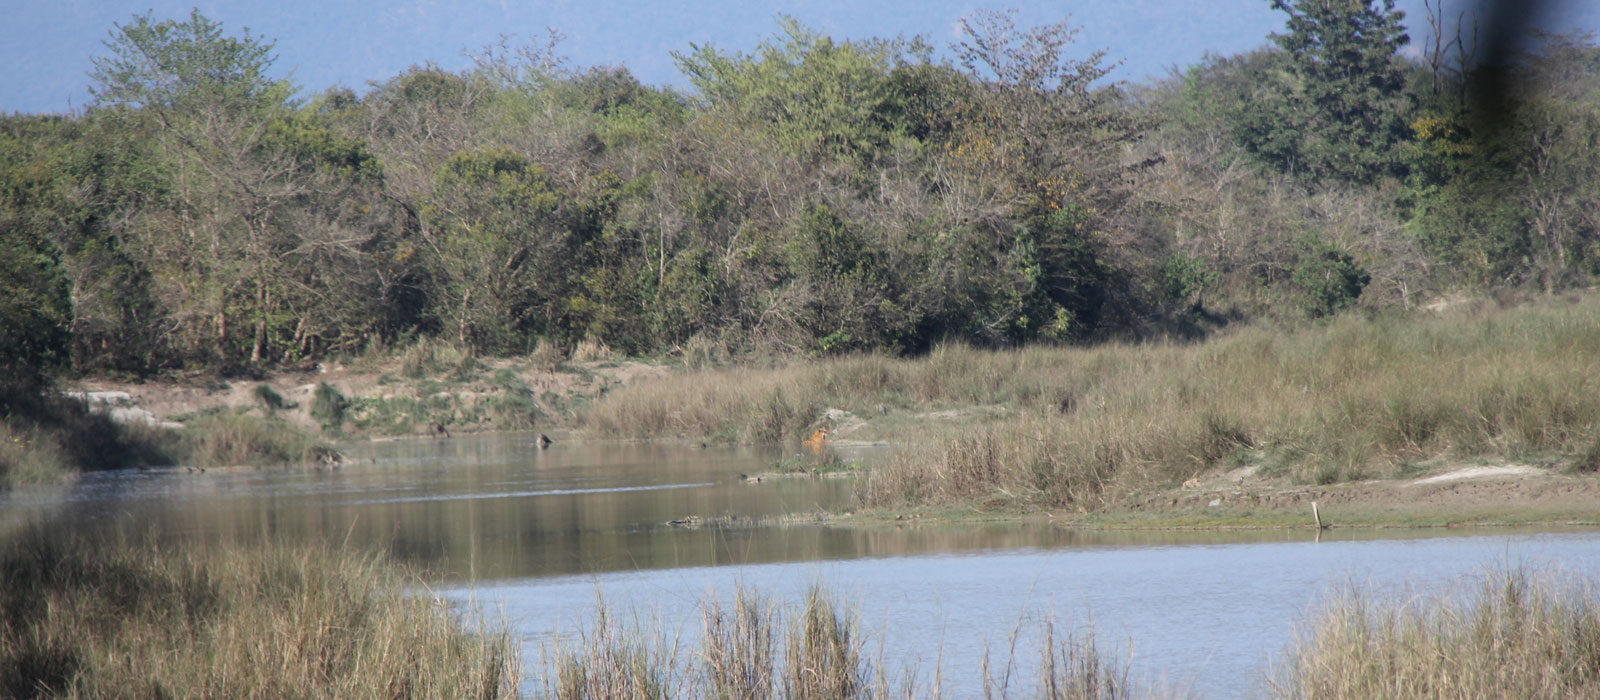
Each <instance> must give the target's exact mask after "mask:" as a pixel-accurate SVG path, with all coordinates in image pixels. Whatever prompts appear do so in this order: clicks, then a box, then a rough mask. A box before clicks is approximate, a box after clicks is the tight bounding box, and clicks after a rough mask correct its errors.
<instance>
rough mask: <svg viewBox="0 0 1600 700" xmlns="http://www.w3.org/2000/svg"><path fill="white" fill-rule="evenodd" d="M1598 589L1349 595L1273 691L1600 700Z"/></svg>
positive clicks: (1499, 580) (1545, 586) (1370, 698)
mask: <svg viewBox="0 0 1600 700" xmlns="http://www.w3.org/2000/svg"><path fill="white" fill-rule="evenodd" d="M1595 593H1596V591H1595V590H1594V589H1593V587H1592V586H1591V585H1590V584H1587V583H1580V582H1576V581H1561V580H1550V579H1539V578H1536V577H1533V576H1530V575H1529V574H1527V573H1523V572H1518V571H1512V572H1498V573H1493V574H1490V575H1487V576H1486V577H1485V578H1484V581H1483V584H1482V586H1481V587H1480V588H1479V590H1478V591H1477V593H1476V595H1475V596H1472V597H1471V598H1470V599H1467V600H1464V601H1463V600H1457V601H1452V600H1451V599H1448V598H1443V599H1433V600H1428V601H1423V602H1420V603H1418V602H1413V603H1410V604H1402V603H1394V602H1383V601H1374V600H1373V599H1371V598H1370V597H1369V596H1364V595H1362V594H1358V593H1355V592H1350V593H1347V594H1346V595H1345V596H1344V597H1343V598H1341V599H1339V600H1338V601H1337V602H1336V603H1334V604H1333V605H1331V606H1330V607H1329V608H1328V609H1327V610H1326V611H1324V612H1323V614H1322V615H1321V616H1320V617H1319V618H1315V619H1313V621H1312V627H1311V631H1310V633H1309V634H1307V635H1306V637H1305V638H1304V639H1303V640H1302V641H1301V642H1300V643H1299V645H1298V647H1297V648H1296V649H1294V651H1293V652H1292V654H1291V656H1290V658H1289V660H1288V662H1287V663H1286V665H1285V667H1284V668H1283V669H1282V671H1281V673H1280V676H1281V677H1280V678H1279V679H1278V682H1277V683H1276V688H1275V691H1274V693H1273V695H1274V697H1277V698H1283V699H1285V700H1290V699H1292V700H1300V699H1301V698H1307V699H1309V698H1316V699H1317V700H1377V699H1378V698H1382V699H1383V700H1410V699H1412V698H1416V699H1418V700H1421V699H1423V698H1427V699H1429V700H1432V699H1434V698H1473V699H1474V700H1558V699H1566V698H1593V697H1600V604H1596V602H1595V600H1596V598H1595Z"/></svg>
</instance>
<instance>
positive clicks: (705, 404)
mask: <svg viewBox="0 0 1600 700" xmlns="http://www.w3.org/2000/svg"><path fill="white" fill-rule="evenodd" d="M1594 347H1600V299H1596V298H1592V297H1590V298H1580V299H1573V300H1563V299H1554V300H1545V301H1541V302H1538V303H1534V304H1530V305H1525V306H1517V307H1509V308H1501V307H1498V306H1495V305H1493V304H1489V303H1477V304H1474V303H1462V304H1458V305H1456V306H1454V307H1450V308H1448V309H1445V310H1443V311H1437V312H1434V311H1426V312H1425V311H1419V312H1416V313H1414V314H1410V315H1404V316H1385V317H1375V318H1367V317H1362V316H1358V315H1349V316H1345V317H1342V318H1339V319H1336V320H1334V321H1332V322H1330V323H1326V324H1320V325H1315V326H1307V327H1302V328H1298V329H1293V330H1285V329H1278V328H1267V327H1251V328H1241V329H1235V330H1232V331H1229V332H1227V333H1225V334H1222V335H1219V336H1217V337H1214V338H1212V339H1210V340H1207V341H1205V342H1200V343H1192V344H1174V343H1142V344H1129V343H1111V344H1104V345H1099V346H1095V347H1089V348H1042V347H1035V348H1025V349H1018V350H1000V351H985V350H977V349H972V348H967V347H962V346H944V347H940V348H936V349H935V350H934V351H932V352H931V353H930V354H929V355H927V356H925V357H920V358H914V359H892V358H884V357H874V356H853V357H844V358H836V359H826V360H814V361H808V362H797V363H792V364H782V365H775V366H767V367H756V366H748V365H746V366H729V367H712V368H705V369H698V370H686V369H673V368H671V367H670V366H668V365H667V364H665V363H661V362H642V361H630V360H621V359H617V358H613V357H606V356H594V355H592V354H590V355H584V356H575V357H565V356H559V355H553V354H547V355H546V356H529V357H524V358H500V359H481V358H473V357H470V356H468V355H465V354H463V353H460V352H459V351H457V350H455V349H453V348H451V347H450V346H448V345H443V344H439V343H419V344H418V345H417V346H416V347H414V348H411V349H409V350H406V351H404V352H401V353H397V354H394V355H390V356H384V357H369V358H362V359H360V360H358V361H352V362H351V363H349V364H332V365H328V366H311V367H304V368H298V369H296V370H293V371H287V372H282V373H279V374H275V375H267V376H263V377H258V378H251V379H233V380H226V381H224V380H221V379H217V378H200V377H195V378H190V380H189V381H169V382H151V383H145V384H139V385H129V384H116V383H110V382H105V381H91V382H85V383H83V384H82V385H81V386H79V387H77V389H79V390H84V391H93V392H96V393H93V394H90V395H91V396H102V397H104V396H111V397H121V398H119V399H118V400H120V401H124V402H126V403H125V405H120V406H113V407H112V408H111V410H122V411H125V412H142V415H144V416H147V417H148V420H151V421H155V422H184V423H193V422H195V421H197V420H205V419H208V418H211V417H215V416H218V415H223V414H230V415H238V414H249V415H259V416H262V417H266V418H271V419H273V420H281V421H284V422H285V423H287V424H289V425H295V426H300V427H301V428H303V429H305V430H320V431H322V432H323V433H324V434H327V435H336V436H342V437H346V438H349V437H355V438H381V437H389V436H400V437H404V436H414V437H415V436H429V437H444V436H446V435H449V434H452V433H455V434H459V433H470V432H482V431H500V430H535V431H537V430H545V429H549V428H551V427H557V426H559V427H562V428H570V429H575V430H577V431H579V433H578V434H580V435H586V436H591V437H595V438H601V439H616V438H621V439H642V440H652V441H659V440H669V441H686V442H690V443H697V442H703V443H729V442H789V443H794V442H798V441H799V440H800V439H801V438H802V437H806V436H810V435H812V434H813V432H814V431H816V430H817V429H819V428H826V429H828V430H829V431H830V434H829V436H828V440H829V441H830V444H833V445H840V446H842V445H849V444H852V443H854V444H861V443H890V444H894V445H896V446H897V449H896V451H895V453H894V455H893V456H892V457H891V458H890V459H888V460H886V461H884V462H883V463H879V464H875V465H874V468H873V469H871V470H870V472H868V473H867V474H865V475H864V476H862V477H860V478H861V482H860V484H861V485H860V488H859V489H858V490H857V491H858V495H859V497H860V498H859V500H860V503H859V504H858V507H857V508H856V509H855V510H856V511H857V512H872V513H879V514H891V515H894V514H898V515H904V514H907V513H919V512H941V513H945V514H954V515H950V517H956V518H961V517H969V515H970V514H980V515H978V516H977V517H994V516H996V515H998V516H999V517H1046V518H1052V519H1056V520H1057V521H1066V522H1071V523H1073V524H1075V525H1077V526H1081V527H1155V528H1159V527H1213V528H1227V527H1310V526H1314V524H1315V521H1316V517H1314V516H1313V514H1312V512H1311V506H1310V504H1311V503H1312V502H1316V503H1318V504H1319V508H1321V509H1322V512H1321V513H1320V514H1321V515H1325V516H1326V517H1325V518H1324V519H1323V524H1324V525H1328V526H1331V527H1355V526H1360V527H1378V526H1420V527H1428V526H1449V525H1453V524H1468V523H1494V524H1516V523H1547V524H1565V523H1594V522H1596V521H1600V507H1596V506H1593V505H1590V504H1592V503H1597V502H1600V498H1589V497H1588V496H1590V495H1596V489H1595V486H1594V483H1595V479H1594V476H1593V475H1595V474H1596V469H1597V467H1600V438H1597V437H1596V435H1600V384H1597V382H1600V357H1597V356H1595V355H1594V354H1593V353H1592V352H1590V350H1589V349H1591V348H1594ZM329 406H334V407H336V410H335V409H332V408H329ZM778 466H779V467H782V466H784V465H778ZM1468 467H1494V468H1497V469H1501V471H1500V472H1498V473H1496V472H1487V473H1480V474H1479V476H1480V477H1496V478H1472V479H1463V480H1461V482H1460V483H1446V484H1443V485H1428V484H1415V483H1412V482H1415V481H1417V480H1419V479H1422V478H1424V477H1429V476H1437V475H1442V474H1445V473H1450V472H1455V471H1457V470H1460V469H1463V468H1468ZM1512 467H1515V469H1513V470H1512V471H1511V472H1507V471H1505V469H1508V468H1512ZM776 470H777V471H794V470H793V469H776ZM1502 482H1504V483H1502ZM856 517H858V518H859V517H862V516H856ZM869 517H871V516H869Z"/></svg>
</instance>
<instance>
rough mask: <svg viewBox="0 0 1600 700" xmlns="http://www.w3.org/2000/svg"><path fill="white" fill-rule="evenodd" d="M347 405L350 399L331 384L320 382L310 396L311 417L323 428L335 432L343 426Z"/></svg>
mask: <svg viewBox="0 0 1600 700" xmlns="http://www.w3.org/2000/svg"><path fill="white" fill-rule="evenodd" d="M349 406H350V401H349V400H348V399H346V398H345V397H344V394H341V393H339V390H338V389H335V388H334V387H333V385H332V384H329V383H327V382H320V383H318V384H317V391H316V393H315V394H314V395H313V396H312V398H311V417H312V418H315V419H317V422H318V423H321V424H322V429H323V430H326V431H328V432H337V431H338V430H339V429H340V428H342V427H343V426H344V414H345V410H346V409H347V408H349Z"/></svg>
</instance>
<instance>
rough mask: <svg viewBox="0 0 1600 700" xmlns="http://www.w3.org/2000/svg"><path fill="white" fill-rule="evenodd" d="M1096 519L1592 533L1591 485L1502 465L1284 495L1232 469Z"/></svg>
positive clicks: (1598, 485) (1595, 505)
mask: <svg viewBox="0 0 1600 700" xmlns="http://www.w3.org/2000/svg"><path fill="white" fill-rule="evenodd" d="M1313 503H1315V504H1317V512H1316V513H1315V515H1314V514H1313V511H1312V504H1313ZM1097 517H1098V518H1099V519H1100V520H1102V521H1104V522H1107V523H1116V522H1119V521H1121V522H1126V523H1127V524H1129V525H1134V524H1137V523H1139V522H1141V521H1144V522H1150V523H1158V522H1160V521H1168V522H1170V523H1171V524H1173V525H1176V526H1182V525H1185V524H1192V525H1196V526H1203V525H1208V524H1209V525H1214V526H1222V527H1226V526H1229V525H1237V526H1241V527H1250V526H1258V525H1259V526H1281V525H1297V524H1298V525H1303V526H1307V527H1312V526H1314V523H1315V520H1314V518H1315V517H1320V518H1321V520H1322V523H1323V525H1325V526H1328V527H1352V526H1361V527H1371V526H1446V527H1447V526H1452V525H1468V524H1487V523H1501V524H1532V523H1545V524H1576V525H1591V524H1593V525H1600V476H1597V475H1592V474H1572V473H1564V472H1560V471H1556V470H1552V469H1546V468H1541V467H1535V466H1531V465H1525V464H1503V465H1492V466H1450V467H1443V468H1441V469H1439V470H1437V471H1436V473H1434V474H1431V475H1428V476H1424V477H1421V478H1416V479H1392V480H1376V481H1358V482H1350V483H1341V484H1329V485H1325V486H1288V485H1283V484H1281V483H1276V482H1275V481H1274V480H1271V479H1263V478H1260V477H1258V476H1257V475H1256V474H1254V473H1253V471H1252V470H1250V469H1238V470H1234V471H1231V472H1226V473H1223V474H1220V475H1216V476H1212V477H1210V478H1208V479H1203V480H1200V481H1198V482H1195V481H1191V482H1190V483H1188V484H1185V485H1184V488H1181V489H1177V490H1173V491H1167V492H1161V493H1157V494H1146V495H1142V496H1138V497H1134V498H1130V499H1128V500H1127V501H1126V502H1123V503H1121V504H1118V505H1117V506H1116V507H1115V508H1113V509H1112V511H1111V512H1109V513H1106V514H1102V515H1099V516H1097Z"/></svg>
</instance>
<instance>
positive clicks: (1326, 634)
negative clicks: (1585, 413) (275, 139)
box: [543, 571, 1600, 700]
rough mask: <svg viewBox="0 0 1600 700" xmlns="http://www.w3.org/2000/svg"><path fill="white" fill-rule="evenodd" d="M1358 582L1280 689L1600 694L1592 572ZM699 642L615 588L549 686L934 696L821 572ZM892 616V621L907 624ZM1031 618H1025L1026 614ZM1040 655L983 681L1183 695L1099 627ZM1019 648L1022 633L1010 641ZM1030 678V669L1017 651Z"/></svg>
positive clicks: (763, 699) (587, 692) (1034, 692)
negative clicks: (624, 601)
mask: <svg viewBox="0 0 1600 700" xmlns="http://www.w3.org/2000/svg"><path fill="white" fill-rule="evenodd" d="M1375 600H1377V599H1375V598H1373V597H1372V595H1371V594H1370V593H1362V592H1359V591H1354V590H1352V591H1348V592H1346V593H1345V594H1344V595H1343V596H1342V597H1340V598H1338V599H1337V600H1336V602H1334V603H1333V604H1332V605H1330V606H1329V607H1328V608H1327V609H1326V610H1325V611H1323V612H1322V613H1321V614H1320V615H1316V616H1313V617H1312V618H1311V619H1310V620H1309V622H1308V631H1307V632H1306V633H1305V634H1304V635H1303V637H1302V639H1301V640H1300V641H1298V642H1297V643H1296V644H1295V645H1294V646H1292V647H1291V649H1290V650H1289V654H1288V656H1287V660H1286V661H1285V662H1284V663H1283V665H1282V666H1280V667H1279V668H1277V669H1274V670H1272V673H1274V674H1275V675H1274V676H1273V677H1272V678H1271V679H1270V681H1269V683H1268V685H1269V686H1270V692H1269V696H1270V697H1271V698H1273V699H1274V700H1307V699H1311V698H1316V699H1318V700H1377V699H1379V698H1382V699H1384V700H1410V699H1417V700H1422V699H1424V698H1426V699H1430V700H1434V699H1437V698H1462V699H1465V698H1473V699H1474V700H1557V699H1559V698H1580V697H1600V603H1597V602H1596V598H1595V591H1594V589H1593V587H1592V585H1591V584H1590V583H1589V582H1586V581H1580V580H1576V579H1565V580H1563V579H1554V578H1537V577H1535V576H1532V575H1530V574H1528V573H1526V572H1522V571H1495V572H1489V573H1486V574H1484V576H1483V583H1482V585H1481V587H1480V588H1479V589H1478V591H1477V592H1476V595H1470V596H1465V597H1439V598H1434V599H1428V600H1420V601H1418V600H1413V601H1409V602H1374V601H1375ZM702 609H703V611H704V612H703V627H702V634H701V636H700V641H699V646H698V648H696V649H689V650H686V649H683V648H681V647H680V645H679V640H678V639H676V638H668V637H665V636H663V635H661V634H660V632H659V630H657V631H655V632H646V631H644V630H642V629H640V628H639V627H638V626H637V623H635V626H632V627H627V626H624V625H622V624H619V623H618V622H617V621H616V619H615V617H614V615H613V614H612V613H611V612H610V611H609V610H607V608H606V606H605V605H604V603H602V604H601V605H600V608H599V612H598V615H597V619H596V622H595V624H594V625H592V626H591V628H590V629H589V630H587V631H586V632H585V633H584V634H583V635H582V637H581V638H580V639H579V641H578V642H576V643H574V644H569V645H566V646H563V647H557V648H556V649H555V651H554V653H553V654H551V655H549V656H547V658H546V663H545V670H544V674H543V675H544V678H545V682H544V686H543V694H544V696H546V697H550V698H560V699H561V700H576V699H578V698H590V699H594V700H600V699H612V698H618V699H621V698H666V697H674V698H693V699H699V698H740V699H743V700H772V699H776V698H784V699H794V698H819V699H820V698H829V699H837V698H862V699H866V698H888V697H902V698H924V697H926V698H935V697H938V696H939V688H938V679H937V675H936V676H935V678H934V679H933V682H932V685H931V686H924V687H917V686H916V685H915V684H914V683H915V679H909V678H891V677H890V676H889V675H887V674H886V673H885V672H884V668H885V664H884V663H883V662H882V659H878V660H877V661H876V663H874V662H873V661H872V660H871V659H869V657H868V655H867V654H865V653H864V643H863V640H862V637H861V632H860V626H859V623H858V622H857V620H856V619H855V618H854V617H853V616H852V615H850V614H849V613H848V612H845V611H843V610H842V609H841V608H840V606H838V605H837V604H836V603H834V602H833V601H832V600H831V599H830V598H829V597H828V596H827V595H826V594H824V593H822V592H820V591H819V590H817V589H815V588H813V590H812V591H811V593H810V595H809V596H808V597H807V598H806V600H805V601H804V603H803V604H802V606H801V607H800V608H799V609H798V610H792V611H782V610H779V609H777V608H776V607H775V606H773V605H771V604H769V603H767V602H765V601H764V600H763V599H762V598H761V597H760V596H759V595H758V594H756V593H754V592H752V591H749V590H741V591H739V594H738V596H737V598H736V600H735V602H734V603H733V605H732V606H731V609H730V608H729V607H725V606H722V605H720V604H717V603H715V602H707V603H705V604H704V605H703V608H702ZM892 632H893V631H892V630H890V631H889V632H888V633H891V634H892ZM1018 632H1020V630H1018ZM1037 632H1038V636H1037V641H1038V643H1037V644H1036V645H1034V646H1036V647H1037V648H1038V649H1039V650H1040V653H1039V655H1038V658H1037V659H1033V660H1031V661H1030V660H1020V661H1019V660H1017V659H1014V658H1013V659H1002V660H1001V661H1003V664H991V663H990V659H984V663H983V669H984V671H983V674H984V677H983V678H982V696H983V697H984V698H986V699H994V698H1009V697H1036V698H1052V699H1054V698H1063V699H1066V698H1070V699H1075V700H1112V699H1115V698H1154V697H1162V696H1165V695H1168V693H1165V692H1163V691H1160V690H1157V689H1154V687H1153V686H1149V687H1146V686H1144V685H1141V684H1140V683H1139V682H1138V680H1137V679H1134V678H1131V677H1130V673H1129V670H1128V666H1127V664H1126V663H1125V662H1124V661H1122V660H1119V659H1118V658H1117V657H1116V656H1114V655H1110V654H1107V653H1106V652H1105V651H1104V650H1102V649H1099V648H1097V647H1096V644H1095V640H1094V637H1093V635H1092V634H1089V635H1087V636H1082V637H1079V636H1074V635H1070V634H1069V635H1061V634H1060V633H1059V632H1058V630H1057V629H1056V627H1055V625H1054V623H1053V622H1051V621H1049V620H1046V621H1045V622H1044V623H1042V624H1041V626H1040V628H1039V629H1038V631H1037ZM1011 648H1013V649H1015V648H1016V644H1015V633H1014V635H1013V640H1012V643H1011ZM1019 663H1024V664H1032V666H1031V668H1032V669H1033V672H1032V673H1031V681H1030V682H1029V683H1027V684H1025V685H1028V686H1029V687H1021V686H1022V685H1024V684H1020V683H1016V682H1015V681H1014V678H1015V677H1017V676H1022V675H1030V674H1020V673H1017V670H1018V664H1019Z"/></svg>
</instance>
